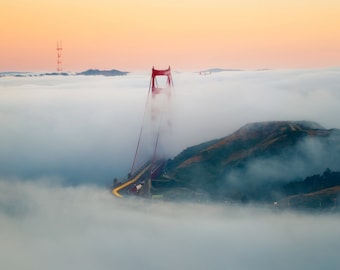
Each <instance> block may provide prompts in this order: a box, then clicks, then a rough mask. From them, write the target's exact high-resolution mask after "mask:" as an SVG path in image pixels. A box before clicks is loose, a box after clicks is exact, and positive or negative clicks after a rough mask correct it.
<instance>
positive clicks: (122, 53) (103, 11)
mask: <svg viewBox="0 0 340 270" xmlns="http://www.w3.org/2000/svg"><path fill="white" fill-rule="evenodd" d="M0 13H1V14H0V15H1V16H0V32H1V44H0V49H1V50H0V71H55V70H56V68H57V64H56V62H57V57H56V55H57V51H56V45H57V40H62V42H63V55H62V61H63V69H64V70H65V71H81V70H85V69H88V68H99V69H111V68H117V69H121V70H129V71H133V70H145V69H146V70H149V69H150V67H151V66H153V65H155V66H157V67H160V68H162V67H167V66H168V65H171V66H172V67H173V68H174V69H177V70H200V69H204V68H210V67H223V68H246V69H257V68H302V67H303V68H314V67H327V66H339V65H340V1H339V0H299V1H296V0H285V1H281V0H273V1H268V0H237V1H236V0H233V1H225V0H195V1H194V0H173V1H159V0H96V1H94V0H71V1H70V0H58V1H52V0H49V1H46V0H10V1H9V0H7V1H6V0H2V1H1V3H0Z"/></svg>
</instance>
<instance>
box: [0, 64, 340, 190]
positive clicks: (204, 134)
mask: <svg viewBox="0 0 340 270" xmlns="http://www.w3.org/2000/svg"><path fill="white" fill-rule="evenodd" d="M339 72H340V70H339V69H323V70H283V71H275V70H273V71H270V70H269V71H239V72H238V71H233V72H220V73H213V74H211V75H210V76H199V75H198V74H197V73H176V72H174V74H173V79H174V84H175V89H174V94H173V95H172V98H171V105H170V106H169V108H170V109H169V111H168V114H169V116H168V118H169V119H171V128H167V129H166V130H165V132H163V134H162V137H164V138H166V139H165V141H168V142H169V143H167V149H166V151H168V156H169V157H173V156H175V155H177V154H178V153H179V152H181V151H182V150H183V149H185V148H187V147H189V146H192V145H195V144H198V143H202V142H205V141H207V140H211V139H216V138H220V137H224V136H226V135H229V134H231V133H232V132H234V131H235V130H237V129H239V128H240V127H242V126H243V125H245V124H247V123H249V122H260V121H269V120H312V121H316V122H318V123H319V124H320V125H322V126H324V127H325V128H339V127H340V120H339V118H338V115H340V106H338V105H339V101H340V94H339V91H338V89H339V85H340V79H339ZM149 80H150V74H133V73H132V74H129V75H127V76H122V77H85V76H72V77H64V76H61V77H57V76H56V77H53V76H52V77H51V76H47V77H27V78H15V77H3V78H1V84H0V95H1V99H0V121H1V122H0V125H1V134H0V139H1V141H0V142H1V143H0V160H1V163H0V176H11V177H15V176H17V177H20V178H23V179H36V178H40V177H42V176H53V177H59V178H61V179H64V180H65V183H69V184H80V183H95V184H98V185H106V184H107V183H108V182H109V183H111V181H112V178H113V177H125V176H126V174H127V173H128V172H129V170H130V168H131V164H132V160H133V156H134V151H135V148H136V145H137V140H138V135H139V131H140V128H141V124H142V121H143V114H144V108H145V103H146V99H147V94H148V87H149ZM146 131H148V132H150V133H151V131H150V130H146Z"/></svg>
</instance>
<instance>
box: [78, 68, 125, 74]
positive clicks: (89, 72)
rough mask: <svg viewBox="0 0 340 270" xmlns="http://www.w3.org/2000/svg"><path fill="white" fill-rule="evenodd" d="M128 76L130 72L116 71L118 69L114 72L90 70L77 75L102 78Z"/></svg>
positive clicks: (113, 70)
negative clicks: (99, 76)
mask: <svg viewBox="0 0 340 270" xmlns="http://www.w3.org/2000/svg"><path fill="white" fill-rule="evenodd" d="M126 74H128V72H125V71H119V70H116V69H112V70H99V69H89V70H86V71H83V72H79V73H77V75H85V76H97V75H101V76H122V75H126Z"/></svg>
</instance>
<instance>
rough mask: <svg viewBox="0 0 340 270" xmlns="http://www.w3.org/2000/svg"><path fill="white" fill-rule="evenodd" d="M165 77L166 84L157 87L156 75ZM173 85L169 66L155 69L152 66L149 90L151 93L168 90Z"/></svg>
mask: <svg viewBox="0 0 340 270" xmlns="http://www.w3.org/2000/svg"><path fill="white" fill-rule="evenodd" d="M160 76H163V77H166V85H165V86H164V87H159V86H158V82H157V77H160ZM172 87H173V81H172V76H171V69H170V66H169V67H168V69H155V68H154V67H152V73H151V91H152V94H153V95H156V94H158V93H160V92H161V91H162V90H169V89H170V88H172Z"/></svg>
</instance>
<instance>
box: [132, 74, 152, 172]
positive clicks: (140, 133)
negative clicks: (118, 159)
mask: <svg viewBox="0 0 340 270" xmlns="http://www.w3.org/2000/svg"><path fill="white" fill-rule="evenodd" d="M150 91H151V80H150V85H149V91H148V97H147V99H146V103H145V108H144V115H143V122H142V126H141V128H140V132H139V138H138V143H137V147H136V152H135V156H134V158H133V162H132V166H131V171H130V174H131V175H132V173H133V169H134V167H135V163H136V159H137V154H138V150H139V146H140V141H141V137H142V133H143V128H144V122H145V116H146V111H147V108H148V103H149V97H150Z"/></svg>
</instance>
